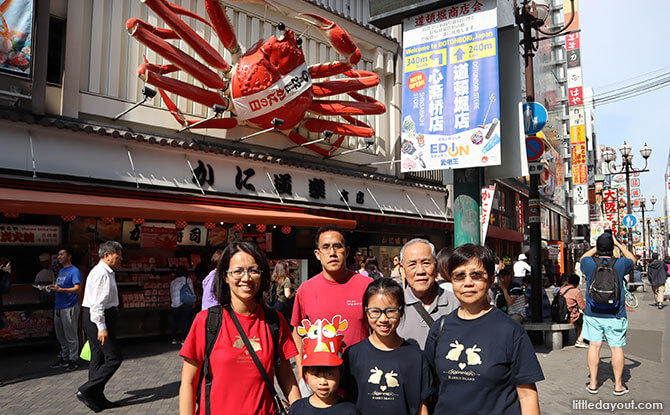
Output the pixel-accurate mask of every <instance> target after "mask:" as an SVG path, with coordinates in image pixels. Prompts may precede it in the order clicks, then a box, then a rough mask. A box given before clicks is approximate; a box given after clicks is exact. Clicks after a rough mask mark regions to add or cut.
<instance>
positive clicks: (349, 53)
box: [297, 13, 361, 67]
mask: <svg viewBox="0 0 670 415" xmlns="http://www.w3.org/2000/svg"><path fill="white" fill-rule="evenodd" d="M297 18H298V19H300V20H303V21H305V22H307V23H309V24H311V25H312V26H314V27H316V28H317V29H320V30H321V31H322V32H323V34H324V36H325V37H326V39H327V40H328V42H330V45H331V46H332V47H333V48H335V50H336V51H337V52H338V53H339V54H340V55H342V56H344V57H345V58H346V62H347V63H348V64H349V65H350V66H349V67H352V66H354V65H356V64H357V63H358V61H360V60H361V51H360V50H359V49H358V46H356V42H354V40H353V39H352V38H351V35H350V34H349V33H348V32H347V31H346V30H344V29H342V28H341V27H340V26H339V25H338V24H336V23H335V22H332V21H330V20H328V19H325V18H323V17H321V16H319V15H316V14H312V13H300V14H298V16H297Z"/></svg>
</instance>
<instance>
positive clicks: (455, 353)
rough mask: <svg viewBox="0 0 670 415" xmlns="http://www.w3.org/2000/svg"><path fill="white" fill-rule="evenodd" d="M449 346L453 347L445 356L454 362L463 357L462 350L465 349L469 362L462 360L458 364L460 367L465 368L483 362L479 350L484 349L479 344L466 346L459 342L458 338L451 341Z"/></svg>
mask: <svg viewBox="0 0 670 415" xmlns="http://www.w3.org/2000/svg"><path fill="white" fill-rule="evenodd" d="M449 346H450V347H451V349H450V350H449V352H448V353H447V355H446V356H445V358H446V359H447V360H452V361H454V362H458V361H459V360H460V358H461V352H463V349H465V356H466V360H467V363H465V362H460V363H459V364H458V367H459V368H460V369H461V370H463V369H465V367H466V366H476V365H481V364H482V359H481V357H480V356H479V352H481V351H482V349H480V348H479V347H477V345H476V344H475V345H473V346H472V347H469V348H467V349H466V348H465V345H463V344H461V343H459V342H458V340H455V341H454V342H453V343H450V344H449Z"/></svg>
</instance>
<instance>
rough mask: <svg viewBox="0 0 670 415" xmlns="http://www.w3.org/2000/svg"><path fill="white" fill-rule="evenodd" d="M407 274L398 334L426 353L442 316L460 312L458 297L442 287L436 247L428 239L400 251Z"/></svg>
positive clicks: (419, 239)
mask: <svg viewBox="0 0 670 415" xmlns="http://www.w3.org/2000/svg"><path fill="white" fill-rule="evenodd" d="M400 260H401V261H402V267H403V269H404V270H405V278H406V279H407V287H406V288H405V304H406V305H407V307H406V310H405V316H404V318H403V319H402V320H400V324H399V325H398V334H399V335H400V337H402V338H405V339H413V340H416V342H417V343H418V344H419V347H421V348H422V349H423V347H424V345H425V344H426V337H427V336H428V331H429V330H430V327H431V326H432V325H433V323H434V322H435V320H437V319H438V318H439V317H440V316H443V315H445V314H449V313H451V312H452V311H453V310H456V309H457V308H458V305H459V304H458V300H457V299H456V297H455V296H454V293H453V292H451V291H449V290H447V289H445V288H443V287H441V286H440V285H439V284H438V283H437V281H436V278H437V260H436V258H435V246H434V245H433V244H432V243H430V242H429V241H427V240H426V239H421V238H416V239H412V240H410V241H408V242H407V243H406V244H405V246H403V247H402V249H401V250H400Z"/></svg>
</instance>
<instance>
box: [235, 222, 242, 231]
mask: <svg viewBox="0 0 670 415" xmlns="http://www.w3.org/2000/svg"><path fill="white" fill-rule="evenodd" d="M233 230H234V231H235V232H242V231H243V230H244V224H243V223H236V224H235V226H233Z"/></svg>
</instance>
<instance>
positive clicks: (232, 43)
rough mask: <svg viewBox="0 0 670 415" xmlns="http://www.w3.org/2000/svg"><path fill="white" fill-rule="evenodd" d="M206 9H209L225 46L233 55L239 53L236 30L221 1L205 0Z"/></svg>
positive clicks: (214, 25)
mask: <svg viewBox="0 0 670 415" xmlns="http://www.w3.org/2000/svg"><path fill="white" fill-rule="evenodd" d="M205 10H207V15H208V16H209V18H210V19H212V23H213V25H212V27H213V28H214V31H215V32H216V34H217V35H218V36H219V40H220V41H221V43H222V44H223V47H224V48H226V49H227V50H228V52H230V53H231V54H232V55H233V56H235V55H238V54H239V53H240V45H239V44H238V43H237V37H235V30H234V29H233V26H232V25H231V24H230V20H228V16H227V15H226V12H225V11H224V9H223V5H222V4H221V2H220V1H219V0H205Z"/></svg>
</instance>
